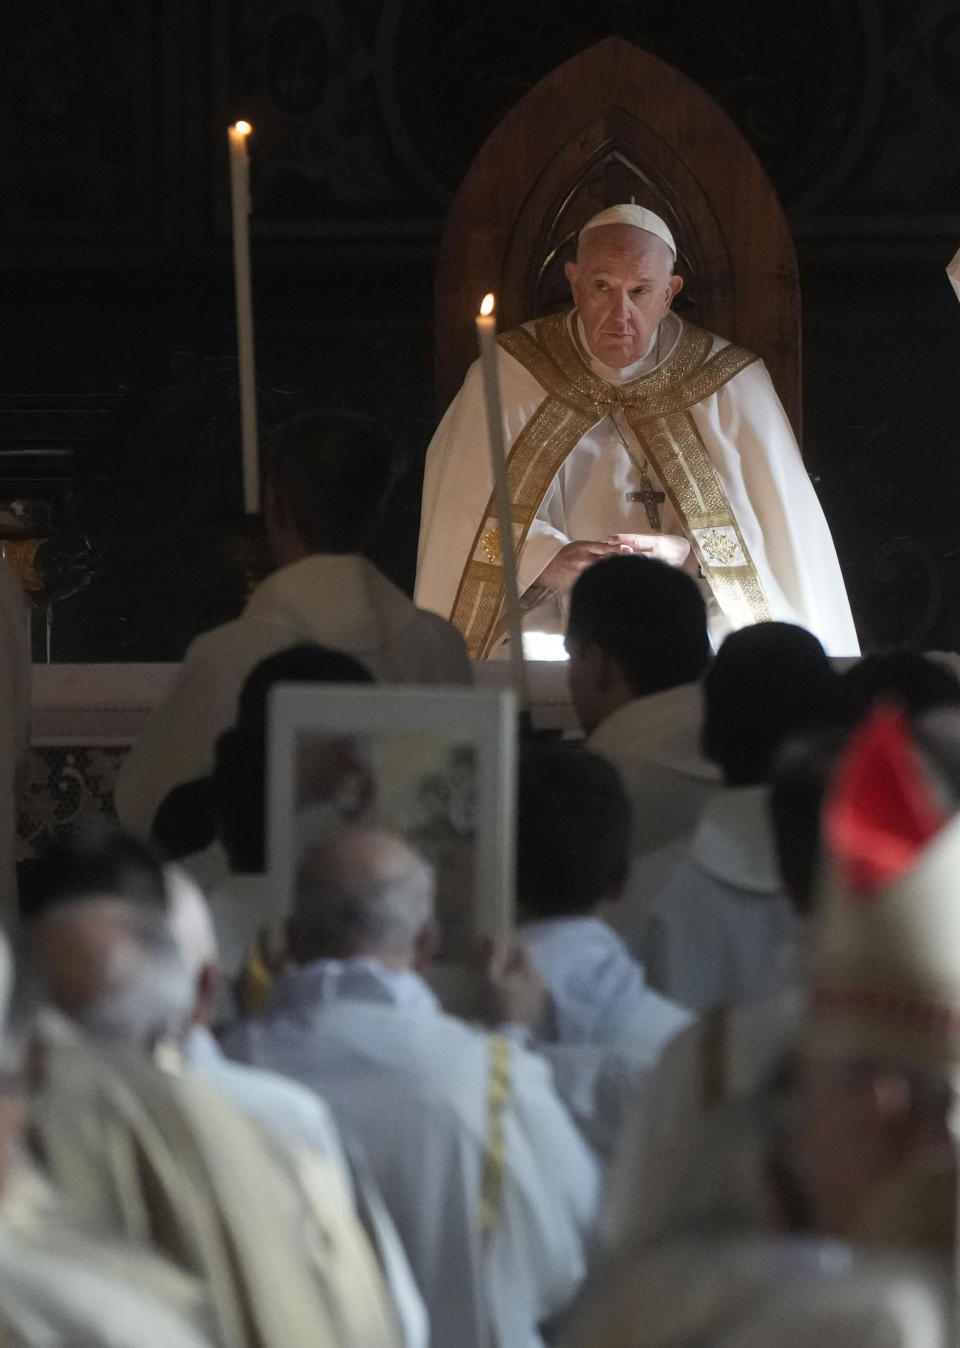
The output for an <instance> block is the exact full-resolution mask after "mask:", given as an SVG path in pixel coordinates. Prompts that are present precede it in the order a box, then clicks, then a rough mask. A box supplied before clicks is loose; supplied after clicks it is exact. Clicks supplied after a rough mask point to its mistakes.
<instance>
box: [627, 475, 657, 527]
mask: <svg viewBox="0 0 960 1348" xmlns="http://www.w3.org/2000/svg"><path fill="white" fill-rule="evenodd" d="M640 485H641V486H642V488H643V490H642V491H628V492H627V500H628V501H631V502H634V501H639V502H640V503H642V505H643V508H644V510H646V512H647V523H648V524H649V525H650V528H651V529H652V530H653V531H654V533H659V532H660V506H661V505H662V504H663V502H664V501H665V500H666V499H667V498H666V496H664V494H663V492H662V491H654V489H653V483H652V482H651V481H650V479H649V477H648V476H647V465H646V464H644V465H643V467H642V468H641V469H640Z"/></svg>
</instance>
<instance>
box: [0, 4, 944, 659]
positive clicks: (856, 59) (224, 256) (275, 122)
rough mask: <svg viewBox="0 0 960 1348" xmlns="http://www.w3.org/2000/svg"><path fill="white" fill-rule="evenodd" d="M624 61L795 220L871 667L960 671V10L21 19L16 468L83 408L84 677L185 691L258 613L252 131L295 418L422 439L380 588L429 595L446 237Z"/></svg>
mask: <svg viewBox="0 0 960 1348" xmlns="http://www.w3.org/2000/svg"><path fill="white" fill-rule="evenodd" d="M608 33H618V34H620V35H622V36H624V37H628V38H631V39H632V40H634V41H636V42H638V43H639V44H641V45H643V46H646V47H647V48H648V49H650V50H652V51H654V52H655V53H657V54H658V55H660V56H662V57H663V58H665V59H666V60H668V61H670V62H671V63H672V64H674V65H676V66H678V67H679V68H680V69H682V70H683V71H684V72H685V73H686V74H688V75H690V76H691V77H693V78H694V79H695V80H697V81H698V82H700V83H701V84H702V85H703V86H704V87H705V88H706V89H707V90H709V91H710V92H711V93H712V94H713V95H714V96H715V97H716V98H717V99H718V101H719V102H720V103H721V104H722V105H723V106H724V107H725V108H726V109H727V111H728V112H729V113H730V114H731V115H732V116H733V118H734V119H735V120H736V122H737V123H738V125H739V126H740V127H741V129H742V130H743V132H744V134H745V135H746V136H747V138H748V139H749V141H750V142H751V144H752V145H753V147H754V149H755V151H756V153H757V154H758V156H759V157H760V159H761V161H762V162H763V163H764V165H765V167H766V168H767V170H768V172H769V173H770V175H771V177H772V178H773V180H774V182H775V184H776V185H777V187H778V190H779V191H780V193H781V196H782V199H783V200H784V203H785V205H786V207H787V211H788V215H789V219H790V222H791V226H792V228H793V230H794V234H795V237H796V240H797V247H798V253H799V260H800V274H801V280H802V284H803V293H804V306H805V309H804V362H805V364H804V371H805V414H804V415H805V422H804V427H805V439H804V449H805V453H806V455H807V459H808V463H809V464H810V466H811V468H812V469H813V471H814V472H815V473H816V474H817V480H818V486H819V490H820V492H821V496H822V499H823V501H824V505H825V507H826V510H827V513H828V516H829V518H830V520H831V523H832V525H833V529H834V533H835V536H836V539H837V544H838V548H839V551H840V554H841V560H842V562H843V564H844V567H845V570H846V573H847V576H848V580H849V588H850V591H851V597H852V599H853V602H854V605H855V607H856V609H857V612H858V617H859V619H860V621H861V623H862V625H863V629H864V634H865V635H866V636H867V637H868V638H872V639H874V640H877V641H880V642H892V641H899V640H905V639H906V640H915V641H924V642H926V643H928V644H934V645H939V646H949V647H956V646H960V586H958V584H957V582H958V579H960V528H958V525H957V507H958V502H960V464H958V453H957V448H956V444H957V427H958V425H960V415H958V414H960V392H958V379H957V375H958V372H960V306H958V304H957V301H956V299H955V298H954V296H953V294H952V292H951V290H950V288H949V285H948V283H947V281H946V278H945V276H944V270H943V269H944V266H945V264H946V263H947V261H948V260H949V258H950V256H951V255H952V253H953V252H954V250H955V248H956V247H957V246H958V245H960V142H958V138H957V136H956V126H957V124H958V117H960V6H958V5H957V4H956V3H955V0H796V2H795V3H793V4H792V5H790V6H789V7H786V6H783V5H782V4H781V3H780V2H779V0H768V2H764V0H724V3H723V4H719V3H717V4H713V3H707V2H706V0H688V3H685V4H682V5H678V4H676V2H675V0H671V2H670V3H666V0H646V2H644V0H635V2H634V3H629V2H628V0H590V3H587V2H586V0H570V3H568V4H567V5H566V6H558V5H556V4H555V3H549V4H548V3H547V0H291V3H289V4H285V3H283V0H247V2H246V3H241V2H240V0H234V2H233V3H228V0H154V3H150V2H149V0H6V3H5V4H4V5H2V6H0V128H2V132H0V135H2V149H0V267H2V270H0V285H2V291H3V306H2V312H3V322H2V324H0V346H2V353H0V354H2V362H0V440H6V441H7V442H9V443H14V442H16V443H23V442H24V435H25V432H24V430H23V427H24V425H26V424H28V423H26V422H24V419H23V415H22V414H23V409H25V408H30V407H37V406H40V407H43V408H46V409H48V410H49V408H50V407H51V406H52V407H54V408H56V409H59V416H60V420H59V421H57V422H55V423H51V425H55V427H56V434H58V435H60V436H61V438H62V439H63V441H64V443H70V444H72V445H74V446H75V449H76V458H77V479H78V480H77V501H78V508H79V511H80V517H81V522H82V526H83V528H84V529H85V531H86V532H87V534H88V536H89V538H90V540H91V543H92V544H93V546H94V548H95V550H96V555H97V560H96V569H95V574H94V577H93V580H92V581H91V583H90V585H89V587H88V588H87V589H86V590H85V591H84V592H83V593H81V594H79V595H76V596H75V597H73V598H70V599H67V600H65V601H63V602H62V603H61V604H59V605H57V606H56V609H55V616H54V641H53V652H54V658H55V659H60V660H69V659H80V660H144V659H146V660H163V659H176V658H178V657H179V656H180V655H181V654H182V652H183V649H184V647H185V645H186V643H187V641H188V640H189V639H190V638H191V637H192V636H193V635H194V634H195V633H196V632H197V631H199V630H201V629H202V628H204V627H206V626H209V625H210V624H211V623H213V622H215V621H218V620H220V619H222V618H223V617H225V616H228V615H229V614H230V613H232V612H233V611H234V610H235V608H236V605H237V603H238V593H237V585H236V583H235V582H234V581H233V580H232V579H231V575H230V573H229V571H228V570H227V568H226V567H225V566H224V565H223V563H222V562H221V561H220V560H219V553H218V549H217V545H216V539H217V537H218V527H219V524H218V522H219V521H222V520H223V519H224V518H226V517H228V516H230V515H231V514H232V513H235V512H237V511H238V510H239V506H240V470H239V426H238V419H239V411H238V401H237V393H236V364H235V348H234V327H233V299H232V273H231V262H230V242H229V189H228V181H227V158H226V126H227V124H228V122H230V121H232V120H234V119H235V118H236V117H238V116H245V117H247V118H248V119H249V120H250V121H251V122H252V123H253V125H254V131H255V134H254V137H253V142H252V192H253V200H254V222H253V249H254V306H255V317H256V324H257V358H258V384H259V387H260V415H261V420H262V422H263V424H264V425H269V424H271V423H272V422H274V421H276V420H277V419H278V418H279V417H280V416H282V415H284V414H285V413H286V412H287V411H290V410H295V409H297V408H299V407H300V406H305V405H311V404H314V403H327V404H330V403H332V404H339V405H346V406H351V407H356V408H360V409H369V410H372V411H375V412H377V413H378V414H379V415H381V416H382V417H384V419H385V420H387V421H388V422H389V423H390V425H391V426H392V427H393V429H394V431H395V432H396V434H397V436H398V438H399V439H400V441H401V443H402V444H403V446H404V447H405V448H406V450H407V451H408V453H409V456H410V462H411V467H410V472H409V474H408V476H407V478H406V480H405V482H404V484H403V486H402V488H401V490H400V493H399V495H398V497H397V500H396V502H395V505H394V508H393V510H392V513H391V517H390V519H389V521H388V524H387V527H386V529H385V530H384V533H383V537H382V538H381V539H380V541H379V543H378V549H377V551H378V560H379V561H380V562H381V564H382V565H384V567H385V568H386V569H387V570H388V571H389V573H390V574H391V575H393V576H394V577H395V578H396V579H397V580H398V581H399V582H400V583H401V584H403V585H406V586H409V585H410V584H411V583H412V576H413V562H414V554H415V546H416V530H417V520H418V509H419V477H420V470H421V465H422V458H423V453H424V450H425V447H426V444H427V441H428V439H429V436H430V433H431V431H432V428H433V426H434V424H435V420H436V409H435V407H434V401H433V393H432V385H431V362H432V333H431V308H432V274H433V261H434V255H435V247H436V241H437V238H438V235H439V230H440V227H441V224H442V221H443V218H444V214H445V211H446V208H447V205H448V203H449V200H450V197H451V194H452V192H453V191H454V190H455V188H456V186H457V184H458V182H459V181H460V179H461V177H462V176H463V174H464V172H465V170H466V168H467V166H468V164H469V162H470V160H471V158H472V156H473V154H474V153H475V152H476V150H477V148H478V147H479V145H480V144H481V143H482V141H483V139H484V137H485V136H486V134H487V133H488V132H489V131H490V130H491V129H492V127H493V126H494V125H495V124H496V122H497V121H498V120H499V118H500V117H501V116H502V115H503V114H504V112H505V111H506V110H507V109H508V108H509V107H510V106H511V105H512V104H513V103H514V102H516V100H517V99H518V98H519V97H520V96H521V95H522V94H523V93H524V92H525V90H526V89H527V88H529V87H530V85H531V84H532V83H533V82H535V81H536V80H537V79H538V78H539V77H540V76H542V75H544V74H545V73H547V72H548V71H549V70H551V69H552V68H553V67H555V66H556V65H557V64H559V63H560V62H561V61H562V60H564V59H566V58H567V57H568V56H570V55H572V54H574V53H575V52H576V51H578V50H580V49H582V48H583V47H584V46H586V45H588V44H589V43H590V42H592V41H594V40H596V39H598V38H600V37H602V36H604V35H606V34H608ZM90 409H93V410H92V411H91V410H90ZM29 425H33V423H32V422H30V423H29ZM30 434H34V432H32V431H31V432H30ZM51 434H52V432H51ZM27 438H29V437H27Z"/></svg>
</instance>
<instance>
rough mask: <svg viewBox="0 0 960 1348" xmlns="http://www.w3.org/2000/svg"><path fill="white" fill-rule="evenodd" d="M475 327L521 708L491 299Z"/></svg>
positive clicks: (523, 690)
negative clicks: (478, 346)
mask: <svg viewBox="0 0 960 1348" xmlns="http://www.w3.org/2000/svg"><path fill="white" fill-rule="evenodd" d="M476 323H477V340H478V342H479V344H480V364H481V367H482V370H483V391H484V395H485V398H486V404H487V428H488V430H489V434H490V458H491V462H492V465H493V488H494V496H495V499H496V503H497V518H498V521H499V526H500V564H501V566H502V567H503V596H504V604H505V606H506V615H507V631H508V632H509V634H510V663H511V667H512V673H513V687H514V691H515V692H516V694H517V700H518V702H519V703H520V706H521V707H524V706H526V705H527V674H526V666H525V665H524V661H523V635H522V631H521V625H520V594H519V589H518V585H517V558H516V553H515V551H514V545H513V511H512V509H511V504H510V485H509V482H508V480H507V459H506V453H505V451H504V446H503V409H502V407H501V404H500V378H499V375H498V373H497V320H496V317H495V316H494V299H493V296H492V295H486V296H485V297H484V300H483V303H482V304H481V306H480V312H479V314H478V315H477V319H476Z"/></svg>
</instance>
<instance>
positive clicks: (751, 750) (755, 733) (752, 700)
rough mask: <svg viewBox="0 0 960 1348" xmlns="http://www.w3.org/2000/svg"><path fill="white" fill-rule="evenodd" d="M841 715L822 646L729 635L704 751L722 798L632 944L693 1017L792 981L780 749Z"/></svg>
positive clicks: (797, 637)
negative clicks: (781, 849)
mask: <svg viewBox="0 0 960 1348" xmlns="http://www.w3.org/2000/svg"><path fill="white" fill-rule="evenodd" d="M838 708H839V682H838V677H837V675H836V674H835V673H834V671H833V669H832V668H831V666H830V662H829V661H828V659H827V657H826V655H825V654H824V651H823V648H822V646H821V645H820V643H819V642H818V641H817V639H816V637H814V636H812V635H811V634H810V633H809V632H807V631H805V630H804V629H803V628H800V627H795V626H793V625H792V624H790V623H760V624H757V625H756V626H754V627H750V628H746V629H744V630H743V631H740V632H734V633H731V635H730V636H729V637H727V639H726V641H725V642H724V644H723V646H722V647H721V648H720V651H719V653H718V654H717V657H716V659H715V660H714V662H713V664H712V666H711V668H710V670H709V672H708V673H707V675H706V678H705V680H704V725H703V748H704V752H705V754H706V755H707V757H709V758H711V759H712V760H713V761H714V762H715V763H716V764H717V765H718V766H719V768H720V770H721V772H722V773H723V778H724V782H725V786H724V789H723V790H722V791H721V792H719V793H718V794H717V795H716V796H715V797H714V799H713V800H711V801H710V802H708V804H707V805H706V806H705V807H704V810H703V813H702V814H701V817H700V819H699V821H698V823H697V827H696V830H695V832H694V835H693V838H692V841H691V842H690V844H689V847H688V850H687V852H686V855H685V856H684V857H683V858H682V860H681V861H680V863H679V865H678V866H677V868H676V870H675V871H674V872H673V874H672V875H671V876H670V878H669V879H668V880H667V882H666V884H665V885H664V887H663V888H662V890H661V891H660V892H659V893H658V894H657V896H656V897H655V898H654V899H653V902H652V904H651V907H650V910H649V916H648V920H647V928H646V931H645V932H644V933H642V934H641V935H640V936H639V938H638V941H639V947H640V948H642V949H643V950H644V951H645V953H646V958H647V966H648V973H649V976H650V980H651V982H652V984H653V986H654V987H656V988H659V989H660V990H661V991H662V992H664V993H666V994H667V995H669V996H673V997H675V998H676V999H677V1000H678V1001H680V1002H682V1003H683V1005H685V1006H689V1007H691V1009H693V1010H694V1011H698V1012H704V1011H709V1010H711V1009H712V1008H714V1007H716V1006H722V1005H728V1004H730V1003H733V1002H738V1001H744V1000H748V999H752V998H758V997H766V996H770V995H771V994H773V993H775V992H776V991H777V990H778V988H781V987H783V986H785V985H787V984H789V983H791V982H793V981H795V980H796V978H797V976H798V968H799V962H800V961H801V960H802V947H803V931H802V928H801V925H800V922H799V918H798V915H797V914H796V912H795V911H794V908H793V904H792V903H791V901H790V898H789V897H788V895H787V893H786V891H785V889H784V885H783V882H782V879H781V877H780V874H779V867H778V863H777V856H776V848H775V845H774V834H773V821H772V818H771V816H770V812H769V785H768V783H769V779H770V776H771V772H772V769H773V763H774V759H775V757H776V754H777V752H778V750H779V749H780V747H781V745H783V743H784V742H785V741H786V740H787V739H788V738H789V737H790V736H791V735H796V734H799V733H800V732H802V731H804V730H807V729H809V728H811V727H813V728H817V727H819V726H820V725H826V724H829V723H830V722H831V721H832V719H833V718H835V717H836V716H837V715H838Z"/></svg>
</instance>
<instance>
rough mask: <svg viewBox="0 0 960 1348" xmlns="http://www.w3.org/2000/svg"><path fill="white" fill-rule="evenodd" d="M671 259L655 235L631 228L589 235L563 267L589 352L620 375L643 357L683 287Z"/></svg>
mask: <svg viewBox="0 0 960 1348" xmlns="http://www.w3.org/2000/svg"><path fill="white" fill-rule="evenodd" d="M672 265H673V255H672V254H671V252H670V249H669V248H668V247H667V245H666V244H665V243H664V242H663V240H662V239H660V238H658V237H657V236H656V235H655V234H650V233H648V232H647V231H646V230H645V229H636V228H635V227H634V226H633V225H601V226H600V227H599V228H597V229H591V230H588V231H587V233H586V234H585V235H584V236H583V239H582V240H581V243H580V250H579V253H578V255H577V261H576V262H568V263H567V266H566V274H567V280H568V281H569V282H570V289H571V291H572V293H573V302H574V304H575V305H576V306H577V311H578V313H579V314H580V319H581V321H582V323H583V330H584V333H585V335H586V339H587V346H588V347H589V348H590V351H591V353H592V354H593V355H594V356H596V357H597V359H598V360H601V361H603V363H604V365H609V366H611V367H612V368H613V369H616V370H620V369H623V368H624V366H626V365H632V364H633V362H634V361H636V360H639V359H640V357H641V356H645V355H646V353H647V351H648V350H649V349H650V343H651V342H652V340H653V334H654V333H655V332H656V330H657V325H658V324H659V322H660V320H661V318H663V316H664V314H665V313H666V312H667V310H668V309H669V308H670V305H671V304H672V303H673V298H674V296H675V295H676V294H677V292H678V291H679V289H680V287H681V286H682V285H683V282H682V280H681V279H680V277H679V276H673V275H671V267H672Z"/></svg>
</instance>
